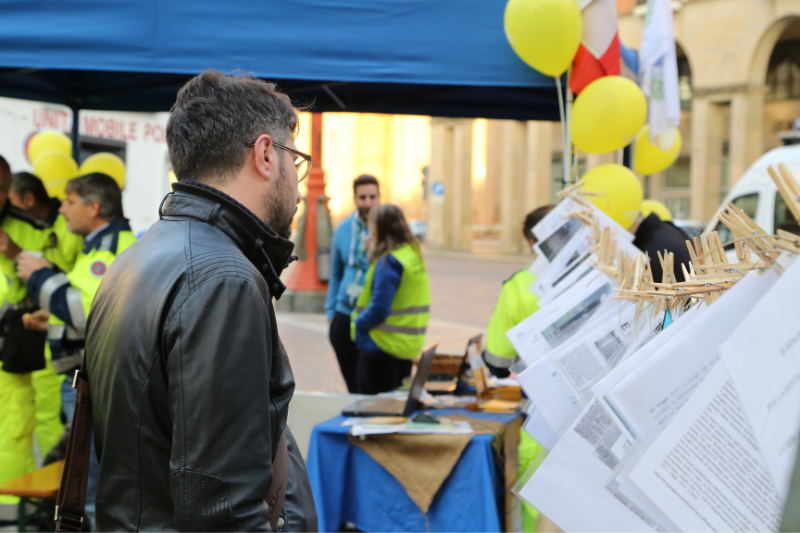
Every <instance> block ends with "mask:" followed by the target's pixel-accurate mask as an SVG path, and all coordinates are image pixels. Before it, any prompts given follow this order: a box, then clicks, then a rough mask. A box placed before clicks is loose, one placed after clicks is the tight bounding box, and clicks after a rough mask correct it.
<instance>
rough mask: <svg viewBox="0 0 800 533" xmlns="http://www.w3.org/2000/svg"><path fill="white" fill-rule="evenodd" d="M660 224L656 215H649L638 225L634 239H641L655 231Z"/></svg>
mask: <svg viewBox="0 0 800 533" xmlns="http://www.w3.org/2000/svg"><path fill="white" fill-rule="evenodd" d="M661 224H662V222H661V219H660V218H658V215H656V214H655V213H650V214H649V215H647V216H646V217H645V219H644V220H642V223H641V224H639V228H638V229H637V230H636V234H635V235H634V238H636V239H641V238H643V237H644V236H645V235H647V234H648V233H650V232H651V231H653V230H654V229H656V228H657V227H658V226H660V225H661Z"/></svg>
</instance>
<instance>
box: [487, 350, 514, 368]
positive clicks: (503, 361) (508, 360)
mask: <svg viewBox="0 0 800 533" xmlns="http://www.w3.org/2000/svg"><path fill="white" fill-rule="evenodd" d="M484 359H485V360H486V363H487V364H489V365H492V366H493V367H495V368H511V367H512V366H514V363H516V362H517V361H519V357H500V356H499V355H495V354H493V353H492V352H490V351H489V350H486V351H485V352H484Z"/></svg>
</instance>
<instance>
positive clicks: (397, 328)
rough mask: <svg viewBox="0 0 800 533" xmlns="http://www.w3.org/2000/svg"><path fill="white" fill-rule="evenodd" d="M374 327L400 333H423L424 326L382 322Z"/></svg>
mask: <svg viewBox="0 0 800 533" xmlns="http://www.w3.org/2000/svg"><path fill="white" fill-rule="evenodd" d="M375 329H379V330H381V331H385V332H387V333H402V334H403V335H425V330H426V329H427V328H426V327H421V328H407V327H405V326H392V325H390V324H387V323H386V322H384V323H383V324H381V325H380V326H378V327H377V328H375Z"/></svg>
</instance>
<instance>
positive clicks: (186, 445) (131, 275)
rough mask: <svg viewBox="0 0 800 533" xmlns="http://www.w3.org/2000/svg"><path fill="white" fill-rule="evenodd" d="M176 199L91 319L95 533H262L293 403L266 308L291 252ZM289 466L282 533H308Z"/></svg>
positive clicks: (235, 212)
mask: <svg viewBox="0 0 800 533" xmlns="http://www.w3.org/2000/svg"><path fill="white" fill-rule="evenodd" d="M173 189H174V192H173V193H171V194H170V195H168V196H167V197H166V198H165V199H164V202H163V203H162V207H161V211H160V215H161V220H160V221H159V222H157V223H155V224H154V225H153V226H152V227H151V228H150V229H149V230H148V231H147V233H146V234H145V235H144V236H143V237H142V238H141V239H140V240H139V241H138V242H137V243H136V244H134V245H133V246H131V247H130V248H129V249H128V250H126V251H125V252H124V253H122V254H121V255H120V256H118V257H117V259H116V260H115V261H114V263H112V264H111V266H110V267H109V269H108V272H107V273H106V274H105V277H104V279H103V282H102V284H101V285H100V290H99V291H98V293H97V296H96V297H95V300H94V303H93V305H92V309H91V313H90V315H89V321H88V327H87V329H88V333H87V343H86V361H87V367H88V372H89V382H90V384H91V388H92V399H93V404H94V428H95V443H96V447H97V455H98V458H99V460H100V476H99V480H98V494H97V527H98V528H99V529H100V530H103V531H105V530H130V531H133V530H145V531H156V530H176V529H177V530H183V531H234V530H236V531H263V530H268V529H269V523H268V509H267V505H266V503H265V502H264V499H265V497H266V496H267V493H268V491H269V487H270V484H271V482H272V464H271V463H272V459H273V457H274V451H275V446H276V445H277V442H278V438H279V436H280V434H281V432H282V431H283V430H284V428H285V427H286V416H287V412H288V408H289V400H290V399H291V398H292V394H293V392H294V377H293V375H292V369H291V367H290V365H289V360H288V359H287V357H286V352H285V351H284V348H283V344H282V343H281V340H280V338H279V336H278V328H277V325H276V323H275V312H274V309H273V305H272V297H273V296H274V297H276V298H279V297H280V295H281V294H282V293H283V291H284V290H285V286H284V285H283V283H281V280H280V277H279V276H280V273H281V271H282V270H283V269H284V268H285V267H286V265H287V264H288V263H289V262H290V260H291V253H292V249H293V247H294V245H293V244H292V243H291V242H290V241H288V240H286V239H283V238H280V237H278V236H277V234H275V232H274V231H272V229H270V228H269V227H268V226H266V225H265V224H264V223H263V222H261V221H260V220H259V219H258V218H256V216H255V215H253V214H252V213H251V212H250V211H249V210H248V209H246V208H245V207H244V206H242V205H241V204H239V203H238V202H236V200H234V199H233V198H230V197H229V196H227V195H225V194H223V193H221V192H219V191H217V190H216V189H213V188H211V187H207V186H204V185H201V184H195V183H178V184H175V185H173ZM289 449H290V451H292V450H293V452H294V453H295V454H296V453H297V447H296V446H295V445H294V443H293V442H290V446H289ZM290 464H291V465H292V468H291V471H290V487H289V494H288V495H287V498H286V502H287V503H286V505H285V507H284V513H283V514H284V516H285V517H286V518H287V521H286V525H285V526H284V528H283V529H286V528H288V529H289V530H303V531H306V530H314V529H316V514H315V513H314V505H313V500H312V496H311V491H310V488H309V484H308V476H307V474H306V472H305V467H304V465H303V462H302V459H300V460H299V461H298V458H297V457H293V458H291V460H290ZM300 470H302V471H300ZM292 484H293V485H294V486H292ZM298 507H299V508H298Z"/></svg>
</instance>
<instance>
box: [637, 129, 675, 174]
mask: <svg viewBox="0 0 800 533" xmlns="http://www.w3.org/2000/svg"><path fill="white" fill-rule="evenodd" d="M682 144H683V139H682V138H681V132H680V131H679V130H678V128H670V129H668V130H667V131H665V132H664V133H662V134H661V135H659V136H658V139H657V140H656V144H653V143H651V142H650V126H645V127H644V128H642V129H641V131H640V132H639V135H637V136H636V147H635V148H634V150H633V168H634V169H636V172H638V173H639V174H645V175H648V174H656V173H657V172H661V171H662V170H666V169H668V168H669V167H670V166H672V163H674V162H675V160H676V159H678V156H679V155H680V154H681V145H682Z"/></svg>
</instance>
